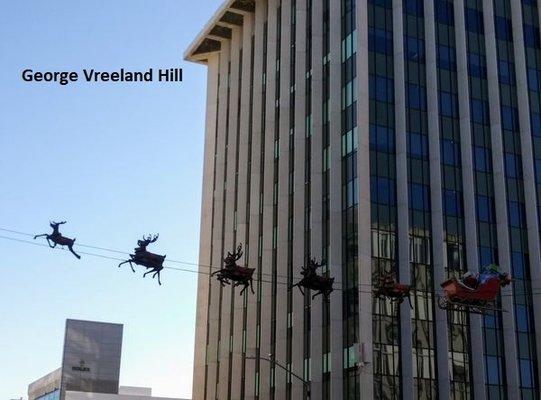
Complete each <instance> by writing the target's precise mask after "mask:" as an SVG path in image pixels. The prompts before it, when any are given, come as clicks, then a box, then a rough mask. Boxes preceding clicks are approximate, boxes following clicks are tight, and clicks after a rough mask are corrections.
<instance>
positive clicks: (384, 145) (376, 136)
mask: <svg viewBox="0 0 541 400" xmlns="http://www.w3.org/2000/svg"><path fill="white" fill-rule="evenodd" d="M370 149H371V150H378V151H383V152H386V153H387V152H390V151H393V150H394V130H393V129H391V128H387V127H386V126H381V125H370Z"/></svg>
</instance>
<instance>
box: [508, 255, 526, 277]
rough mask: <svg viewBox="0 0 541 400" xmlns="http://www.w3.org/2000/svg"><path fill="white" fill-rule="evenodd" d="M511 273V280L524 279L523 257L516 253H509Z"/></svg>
mask: <svg viewBox="0 0 541 400" xmlns="http://www.w3.org/2000/svg"><path fill="white" fill-rule="evenodd" d="M511 268H512V269H511V271H512V272H513V278H515V279H524V255H523V254H522V253H520V252H518V251H513V252H511Z"/></svg>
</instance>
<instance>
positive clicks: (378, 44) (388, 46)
mask: <svg viewBox="0 0 541 400" xmlns="http://www.w3.org/2000/svg"><path fill="white" fill-rule="evenodd" d="M368 50H369V51H372V52H375V53H380V54H391V53H392V52H393V35H392V33H391V32H387V31H386V30H385V29H376V28H369V29H368Z"/></svg>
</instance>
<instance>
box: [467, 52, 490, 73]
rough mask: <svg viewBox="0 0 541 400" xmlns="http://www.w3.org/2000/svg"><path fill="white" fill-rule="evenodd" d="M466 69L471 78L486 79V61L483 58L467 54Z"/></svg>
mask: <svg viewBox="0 0 541 400" xmlns="http://www.w3.org/2000/svg"><path fill="white" fill-rule="evenodd" d="M468 68H469V69H470V75H472V76H476V77H478V78H486V76H487V68H486V59H485V57H484V56H481V55H479V54H475V53H468Z"/></svg>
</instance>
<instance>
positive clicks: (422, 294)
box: [0, 227, 541, 298]
mask: <svg viewBox="0 0 541 400" xmlns="http://www.w3.org/2000/svg"><path fill="white" fill-rule="evenodd" d="M0 230H1V231H4V232H9V233H14V234H18V235H23V236H27V237H34V235H32V234H29V233H26V232H20V231H15V230H12V229H6V228H1V227H0ZM0 239H4V240H9V241H14V242H18V243H24V244H30V245H33V246H39V247H48V248H51V247H50V246H49V245H48V244H45V243H39V242H33V241H29V240H24V239H18V238H13V237H9V236H4V235H0ZM79 247H86V248H91V249H96V250H103V251H109V252H114V253H119V254H127V255H129V253H126V252H122V251H119V250H114V249H107V248H104V247H98V246H91V245H83V244H79ZM54 249H55V250H63V251H68V250H67V249H64V248H63V247H55V248H54ZM79 253H80V254H83V255H87V256H92V257H98V258H102V259H107V260H114V261H121V262H122V261H126V260H125V259H123V258H118V257H111V256H106V255H103V254H97V253H92V252H85V251H79ZM168 262H177V263H181V264H188V265H193V266H200V267H207V266H205V265H202V264H197V263H189V262H186V261H179V260H168ZM215 268H217V267H215ZM164 269H170V270H175V271H180V272H189V273H194V274H198V275H206V276H209V277H210V276H211V275H212V273H211V272H205V271H197V270H193V269H187V268H179V267H172V266H170V265H165V266H164ZM259 274H261V275H263V273H261V272H259ZM266 275H271V276H272V274H266ZM277 277H279V275H277ZM293 279H294V278H293ZM253 281H254V282H261V283H269V284H276V285H285V286H290V285H289V284H288V282H282V281H278V280H276V281H272V280H265V279H253ZM358 286H362V285H361V284H359V285H358ZM364 286H370V287H372V285H364ZM333 289H334V290H338V291H345V290H348V289H344V288H342V287H334V288H333ZM358 289H359V290H358V291H357V292H358V293H365V294H373V291H372V290H362V289H361V288H360V287H359V288H358ZM413 292H414V293H412V295H413V296H414V297H421V298H422V297H424V298H428V297H429V295H431V296H436V297H439V296H440V294H439V293H437V292H436V291H418V290H415V289H413ZM529 294H531V295H532V296H533V295H541V290H531V291H530V292H523V293H513V294H511V293H510V294H505V293H503V294H500V296H501V297H507V296H521V295H529Z"/></svg>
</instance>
